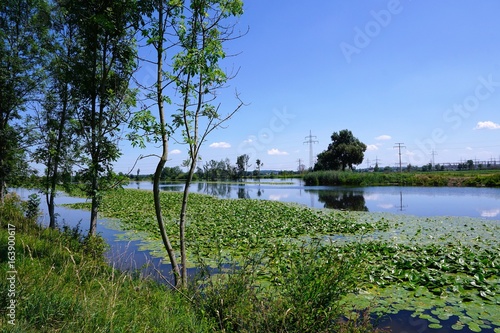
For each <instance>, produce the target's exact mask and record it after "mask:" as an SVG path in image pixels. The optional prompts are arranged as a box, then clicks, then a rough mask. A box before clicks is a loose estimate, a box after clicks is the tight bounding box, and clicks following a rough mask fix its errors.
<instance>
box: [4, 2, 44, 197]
mask: <svg viewBox="0 0 500 333" xmlns="http://www.w3.org/2000/svg"><path fill="white" fill-rule="evenodd" d="M49 17H50V14H49V9H48V5H47V3H46V1H45V0H2V1H1V2H0V202H3V198H4V194H5V192H6V189H7V182H8V180H9V177H10V176H11V174H12V173H13V172H15V170H16V169H17V166H18V165H19V163H22V161H21V160H20V158H23V156H25V154H24V148H25V147H24V145H23V144H22V142H23V135H22V133H21V129H20V128H19V126H17V124H16V123H15V122H16V121H18V120H20V119H21V114H22V112H23V111H24V110H25V109H26V104H27V103H28V102H29V101H31V100H33V99H34V98H35V95H36V94H37V93H38V92H39V91H40V88H41V86H42V83H43V79H44V71H43V69H44V65H45V55H46V52H45V47H46V46H47V40H46V37H47V32H48V27H49V25H50V22H49Z"/></svg>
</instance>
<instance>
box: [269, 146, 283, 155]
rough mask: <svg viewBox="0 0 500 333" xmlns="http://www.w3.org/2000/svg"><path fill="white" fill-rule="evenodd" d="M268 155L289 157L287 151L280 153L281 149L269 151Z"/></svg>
mask: <svg viewBox="0 0 500 333" xmlns="http://www.w3.org/2000/svg"><path fill="white" fill-rule="evenodd" d="M267 154H268V155H288V153H287V152H286V151H280V150H279V149H276V148H273V149H270V150H268V151H267Z"/></svg>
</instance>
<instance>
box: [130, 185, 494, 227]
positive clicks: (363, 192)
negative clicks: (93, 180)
mask: <svg viewBox="0 0 500 333" xmlns="http://www.w3.org/2000/svg"><path fill="white" fill-rule="evenodd" d="M126 187H129V188H137V187H140V188H141V189H144V190H152V183H151V182H140V184H139V185H138V184H137V183H136V182H133V183H130V184H129V185H128V186H126ZM161 188H162V190H164V191H182V189H183V188H184V184H182V183H170V184H167V183H164V184H162V187H161ZM190 190H191V192H194V193H196V192H197V193H203V194H208V195H212V196H216V197H219V198H227V199H229V198H231V199H238V198H242V199H249V198H250V199H262V200H274V201H282V202H293V203H298V204H302V205H306V206H309V207H314V208H336V209H345V210H358V211H370V212H389V213H396V214H408V215H417V216H471V217H482V218H485V219H492V220H499V219H500V189H498V188H470V187H469V188H457V187H405V186H385V187H341V186H336V187H329V186H315V187H307V186H303V185H302V184H301V182H300V179H294V180H287V182H286V183H284V182H282V181H281V180H279V181H278V180H273V179H266V180H264V179H262V180H261V182H257V181H248V182H238V183H235V182H232V183H223V182H217V183H205V182H199V183H193V184H191V187H190Z"/></svg>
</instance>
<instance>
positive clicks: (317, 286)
mask: <svg viewBox="0 0 500 333" xmlns="http://www.w3.org/2000/svg"><path fill="white" fill-rule="evenodd" d="M127 192H128V193H132V192H129V191H127ZM127 192H125V193H127ZM122 194H123V193H122ZM109 199H110V197H107V199H106V201H107V202H108V205H109ZM29 211H33V207H31V208H30V207H28V206H27V205H25V204H23V203H21V202H20V201H19V199H18V198H17V197H15V196H9V197H8V198H7V200H6V202H5V204H4V205H0V244H1V245H0V254H1V257H0V271H1V273H2V274H1V275H2V276H6V277H9V278H10V277H11V276H12V277H14V278H13V280H8V279H2V280H1V281H0V331H1V332H330V331H337V332H360V333H361V332H373V331H374V330H373V327H372V326H371V323H370V318H369V317H367V316H363V315H361V316H360V315H359V313H358V314H357V316H356V318H353V320H349V321H346V320H343V319H342V318H343V317H342V316H341V313H343V312H345V311H343V309H344V308H343V307H342V306H341V302H340V299H341V297H342V295H345V294H346V293H348V292H354V291H355V289H356V288H355V286H356V274H357V272H358V268H359V260H357V259H355V258H357V257H356V256H355V257H349V258H345V259H342V260H341V259H339V260H335V259H334V256H335V255H337V252H336V250H335V249H334V248H331V247H327V246H323V245H320V244H316V245H314V246H312V245H311V246H300V247H297V250H298V252H294V253H293V254H291V256H290V257H289V258H283V266H282V268H283V273H282V274H280V276H279V280H280V281H281V283H284V286H286V288H285V287H284V288H281V289H274V288H273V289H269V288H265V287H263V286H261V285H259V284H258V283H257V280H258V276H259V272H260V270H259V269H258V267H260V265H261V262H260V261H258V257H256V256H248V257H247V258H246V260H243V261H240V262H239V266H238V268H237V269H236V268H235V269H232V268H228V267H231V265H224V267H225V268H224V269H225V270H226V271H227V273H228V274H219V275H216V276H210V275H208V274H201V275H200V276H198V277H197V278H196V279H195V280H193V281H192V284H191V286H190V288H189V290H184V291H183V292H182V293H179V292H176V291H173V290H171V289H169V288H168V287H166V286H165V285H162V284H159V283H157V282H155V281H153V280H151V279H148V278H140V277H139V276H138V274H126V273H122V272H119V271H117V270H115V269H113V268H112V267H110V266H109V265H108V264H107V263H106V262H105V261H104V259H103V255H102V254H103V251H104V249H105V246H104V245H105V244H104V243H103V240H102V239H101V238H99V237H96V238H92V239H91V240H88V239H85V238H83V237H82V236H81V235H80V234H79V233H78V231H77V230H70V229H68V228H64V229H63V230H62V231H58V230H49V229H42V228H40V227H39V226H38V225H36V224H35V222H34V218H33V217H31V218H26V213H27V212H29ZM28 215H30V214H28ZM9 242H10V243H9ZM319 258H323V259H324V260H316V259H319ZM219 262H220V263H221V264H227V263H228V262H227V260H225V259H223V258H219ZM285 265H286V266H285ZM221 267H222V266H221ZM14 271H15V272H14ZM202 272H205V273H206V272H207V271H204V270H202ZM200 286H203V288H200ZM11 304H14V305H13V306H11Z"/></svg>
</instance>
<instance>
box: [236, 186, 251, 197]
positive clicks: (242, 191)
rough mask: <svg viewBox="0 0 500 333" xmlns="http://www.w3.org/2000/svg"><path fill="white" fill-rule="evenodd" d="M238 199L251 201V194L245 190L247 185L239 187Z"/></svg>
mask: <svg viewBox="0 0 500 333" xmlns="http://www.w3.org/2000/svg"><path fill="white" fill-rule="evenodd" d="M238 199H250V193H248V190H247V189H245V185H243V186H242V185H240V186H238Z"/></svg>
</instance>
